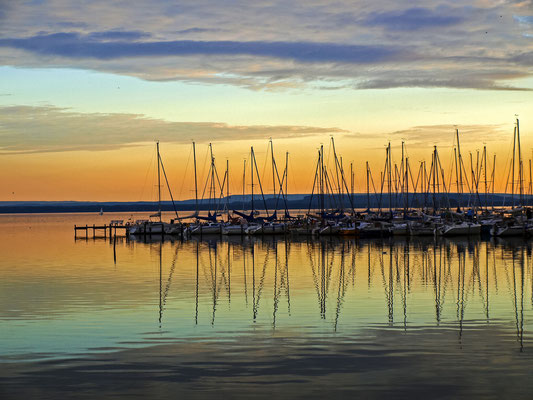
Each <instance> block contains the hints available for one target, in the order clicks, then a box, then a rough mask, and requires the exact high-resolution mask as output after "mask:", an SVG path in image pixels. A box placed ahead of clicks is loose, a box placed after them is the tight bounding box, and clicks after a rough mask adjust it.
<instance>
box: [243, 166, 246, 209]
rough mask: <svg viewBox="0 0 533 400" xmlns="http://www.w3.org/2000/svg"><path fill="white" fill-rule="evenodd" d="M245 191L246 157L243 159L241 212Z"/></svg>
mask: <svg viewBox="0 0 533 400" xmlns="http://www.w3.org/2000/svg"><path fill="white" fill-rule="evenodd" d="M245 191H246V159H244V168H243V171H242V212H244V198H245V197H244V195H245Z"/></svg>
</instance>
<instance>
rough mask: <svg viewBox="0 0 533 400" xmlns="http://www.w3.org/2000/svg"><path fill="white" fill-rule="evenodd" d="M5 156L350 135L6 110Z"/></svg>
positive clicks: (1, 127) (0, 136)
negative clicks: (157, 144) (141, 145)
mask: <svg viewBox="0 0 533 400" xmlns="http://www.w3.org/2000/svg"><path fill="white" fill-rule="evenodd" d="M0 121H1V122H0V144H1V145H0V154H4V155H8V154H21V153H42V152H60V151H74V150H111V149H118V148H122V147H127V146H132V145H136V144H139V143H146V142H152V141H154V140H161V141H162V142H167V143H190V141H191V140H192V139H194V140H196V141H197V142H216V141H220V140H223V141H232V140H235V141H237V140H254V139H267V138H270V137H272V138H278V139H282V138H298V137H308V136H317V135H324V134H332V133H344V132H346V131H344V130H342V129H339V128H320V127H311V126H263V125H254V126H231V125H227V124H223V123H217V122H169V121H164V120H158V119H150V118H146V117H144V116H143V115H137V114H101V113H93V114H84V113H76V112H72V111H69V110H67V109H63V108H57V107H52V106H46V107H31V106H11V107H0Z"/></svg>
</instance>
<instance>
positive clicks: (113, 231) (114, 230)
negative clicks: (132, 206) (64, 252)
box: [74, 221, 130, 239]
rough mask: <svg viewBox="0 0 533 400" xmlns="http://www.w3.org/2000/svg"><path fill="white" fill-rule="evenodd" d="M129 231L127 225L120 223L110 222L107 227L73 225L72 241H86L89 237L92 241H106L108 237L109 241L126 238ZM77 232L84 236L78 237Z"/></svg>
mask: <svg viewBox="0 0 533 400" xmlns="http://www.w3.org/2000/svg"><path fill="white" fill-rule="evenodd" d="M129 229H130V227H129V225H124V224H123V223H122V222H121V221H111V223H110V224H109V225H107V224H106V225H94V224H93V225H85V226H78V225H74V239H80V238H83V239H88V238H89V237H92V238H93V239H96V238H104V239H107V238H108V237H109V238H110V239H111V238H112V237H117V236H124V237H127V236H128V234H129ZM78 232H84V233H85V234H81V235H79V234H78ZM91 234H92V235H91Z"/></svg>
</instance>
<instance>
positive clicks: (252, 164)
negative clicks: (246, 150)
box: [250, 146, 255, 217]
mask: <svg viewBox="0 0 533 400" xmlns="http://www.w3.org/2000/svg"><path fill="white" fill-rule="evenodd" d="M253 155H254V146H252V147H250V167H251V169H252V171H251V172H252V217H253V215H254V212H255V208H254V160H253Z"/></svg>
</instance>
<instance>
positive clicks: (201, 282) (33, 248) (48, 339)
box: [0, 215, 533, 398]
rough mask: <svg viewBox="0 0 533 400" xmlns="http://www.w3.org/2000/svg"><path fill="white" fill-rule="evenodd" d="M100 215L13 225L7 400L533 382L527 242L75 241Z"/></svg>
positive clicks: (1, 248)
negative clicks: (77, 231)
mask: <svg viewBox="0 0 533 400" xmlns="http://www.w3.org/2000/svg"><path fill="white" fill-rule="evenodd" d="M95 218H96V217H95V216H92V215H47V216H42V215H39V216H37V215H35V216H3V217H0V222H1V223H2V227H3V229H2V230H1V232H0V235H1V238H0V239H1V240H0V252H1V254H3V257H2V259H1V260H0V273H1V274H2V281H1V282H0V321H1V324H2V330H1V331H0V339H1V340H0V362H1V364H0V368H2V370H1V371H0V387H1V388H3V389H0V393H4V394H6V395H7V396H8V397H9V396H13V397H16V396H17V395H22V394H24V395H31V393H33V391H39V392H40V393H41V394H43V393H44V394H45V395H47V396H49V397H55V396H58V395H61V396H63V397H65V396H67V397H68V396H69V393H71V392H70V391H71V390H72V388H73V387H75V386H76V385H77V383H80V382H81V383H84V384H89V383H90V384H91V385H92V386H91V389H87V390H88V391H87V392H86V393H85V392H83V390H82V393H84V394H86V395H87V396H88V397H90V395H91V394H95V393H98V394H99V395H102V394H104V395H105V396H114V395H117V394H124V395H128V394H130V395H131V394H139V395H145V396H148V395H150V393H152V391H154V390H158V391H159V393H160V397H166V396H167V395H168V396H170V395H172V393H174V392H175V391H178V392H182V393H184V394H187V395H191V394H196V395H198V396H200V397H205V396H206V395H207V396H208V395H212V396H219V395H220V394H222V393H225V394H231V395H233V396H234V397H247V393H249V392H251V391H254V392H255V391H256V389H257V386H258V384H268V385H266V386H265V387H263V389H260V390H259V393H258V395H259V396H260V397H261V396H263V397H269V396H270V394H271V393H272V391H273V390H274V391H276V393H278V395H280V396H282V397H283V396H285V397H290V396H292V395H296V394H297V395H300V396H306V397H309V396H310V397H313V394H315V395H317V394H318V393H320V392H323V391H324V390H332V391H337V392H338V393H340V394H346V395H348V394H365V395H366V396H367V397H411V396H418V395H421V394H422V393H426V392H427V391H431V392H432V393H433V395H436V394H438V395H439V396H441V397H454V398H455V397H458V396H464V397H467V396H468V397H471V396H478V397H482V396H483V397H487V396H488V397H501V396H503V395H506V396H509V394H512V395H513V396H518V397H526V396H527V395H528V394H529V392H530V389H531V387H530V386H533V384H532V383H530V381H531V380H530V379H529V378H530V377H531V376H530V375H531V373H530V372H529V365H530V363H531V361H532V359H531V357H530V356H529V351H530V349H531V331H532V330H533V329H532V328H533V326H532V324H531V320H532V318H531V311H532V309H533V263H532V255H531V244H530V243H529V242H527V241H524V240H522V239H513V240H501V239H498V240H495V241H494V240H492V241H483V240H470V241H469V240H467V239H460V240H458V239H456V240H448V239H439V240H437V241H436V240H434V239H433V238H430V239H426V238H418V239H416V240H366V241H363V240H359V241H356V240H343V239H338V238H326V239H323V238H321V239H319V240H318V239H317V240H310V239H308V238H303V239H298V238H290V237H289V238H286V237H278V238H274V237H265V238H257V237H251V238H250V237H244V238H241V237H229V238H225V237H220V236H215V237H212V238H209V237H203V238H202V240H199V239H197V238H193V239H192V240H188V241H179V240H175V241H158V240H154V239H156V238H154V237H152V241H151V242H143V241H137V240H126V239H125V238H113V239H110V238H107V239H106V240H103V239H102V240H92V239H88V240H85V239H83V240H74V238H73V232H72V226H73V225H74V224H75V223H76V224H80V225H81V224H85V223H89V222H88V221H94V219H95ZM106 218H107V219H110V218H113V217H112V216H111V217H110V216H106ZM121 218H124V217H123V216H122V217H121ZM117 219H120V218H119V217H117ZM91 223H92V222H91ZM124 371H130V372H129V373H125V372H124ZM117 382H119V386H118V387H117V386H116V383H117ZM163 383H164V384H163ZM73 385H74V386H73ZM126 386H127V387H126ZM237 392H238V393H237ZM78 394H79V393H78ZM256 394H257V393H256ZM433 397H435V396H433Z"/></svg>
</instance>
